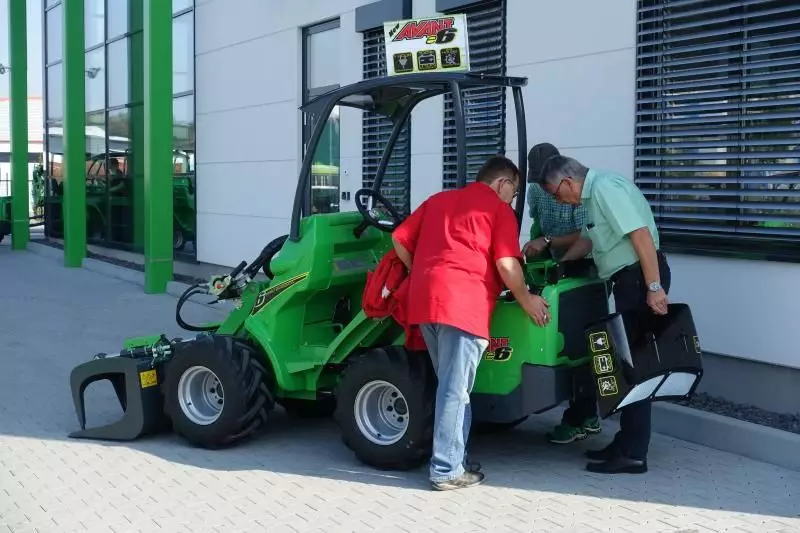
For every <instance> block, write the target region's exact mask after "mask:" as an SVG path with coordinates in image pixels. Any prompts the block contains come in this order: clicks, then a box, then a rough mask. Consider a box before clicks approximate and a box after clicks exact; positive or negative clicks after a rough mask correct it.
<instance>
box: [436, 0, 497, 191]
mask: <svg viewBox="0 0 800 533" xmlns="http://www.w3.org/2000/svg"><path fill="white" fill-rule="evenodd" d="M459 12H460V13H466V15H467V30H468V32H469V56H470V67H471V68H470V70H471V71H472V72H481V73H485V74H495V75H498V76H505V74H506V16H505V1H502V0H493V1H491V2H481V3H480V4H476V5H475V6H471V7H469V8H468V9H466V10H460V11H459ZM462 93H463V102H464V122H465V126H466V134H467V135H466V137H467V146H466V150H467V182H469V181H473V180H474V179H475V175H476V174H477V173H478V170H479V169H480V168H481V166H483V164H484V163H485V162H486V160H487V159H488V158H490V157H491V156H493V155H497V154H503V153H505V146H506V91H505V89H504V88H502V87H497V88H496V87H488V88H480V89H467V90H464V91H462ZM456 148H457V146H456V121H455V112H454V111H453V100H452V97H451V95H450V94H449V93H448V94H446V95H445V99H444V140H443V146H442V151H443V161H444V179H443V182H442V186H443V188H444V189H454V188H455V187H456V181H457V177H456V165H457V159H456V154H457V150H456Z"/></svg>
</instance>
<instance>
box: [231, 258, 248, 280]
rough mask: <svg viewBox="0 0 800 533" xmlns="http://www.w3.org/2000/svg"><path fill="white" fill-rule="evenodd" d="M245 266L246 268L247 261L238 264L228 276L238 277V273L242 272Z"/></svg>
mask: <svg viewBox="0 0 800 533" xmlns="http://www.w3.org/2000/svg"><path fill="white" fill-rule="evenodd" d="M246 266H247V261H242V262H241V263H239V266H237V267H236V268H234V269H233V272H231V273H230V276H231V278H235V277H236V276H238V275H239V273H240V272H241V271H242V270H244V267H246Z"/></svg>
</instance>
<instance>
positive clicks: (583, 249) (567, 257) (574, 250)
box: [561, 233, 592, 262]
mask: <svg viewBox="0 0 800 533" xmlns="http://www.w3.org/2000/svg"><path fill="white" fill-rule="evenodd" d="M591 252H592V240H591V239H589V238H588V237H584V236H583V234H581V233H578V239H577V240H575V242H574V243H572V246H570V247H569V250H567V252H566V253H565V254H564V255H563V256H562V257H561V261H562V262H564V261H574V260H576V259H582V258H584V257H586V256H587V255H589V254H590V253H591Z"/></svg>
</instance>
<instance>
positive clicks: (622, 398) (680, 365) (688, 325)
mask: <svg viewBox="0 0 800 533" xmlns="http://www.w3.org/2000/svg"><path fill="white" fill-rule="evenodd" d="M586 341H587V343H588V347H589V353H590V355H591V356H592V363H591V364H592V372H593V374H594V381H595V388H596V390H597V397H598V404H599V409H600V416H602V417H603V418H606V417H608V416H611V415H612V414H614V413H615V412H617V411H619V410H620V409H622V408H623V407H625V406H627V405H631V404H633V403H638V402H642V401H650V402H653V401H658V400H675V399H685V398H689V397H690V396H691V395H692V394H693V393H694V391H695V389H696V388H697V386H698V385H699V384H700V380H701V379H702V376H703V359H702V351H701V349H700V341H699V339H698V337H697V331H696V329H695V325H694V321H693V319H692V313H691V311H690V309H689V306H688V305H686V304H670V305H669V311H668V313H667V314H666V315H663V316H659V315H655V314H652V313H648V312H644V313H642V312H631V313H622V314H620V313H614V314H612V315H609V316H607V317H605V318H604V319H602V320H600V321H598V322H596V323H594V324H591V325H590V326H589V327H588V328H587V329H586Z"/></svg>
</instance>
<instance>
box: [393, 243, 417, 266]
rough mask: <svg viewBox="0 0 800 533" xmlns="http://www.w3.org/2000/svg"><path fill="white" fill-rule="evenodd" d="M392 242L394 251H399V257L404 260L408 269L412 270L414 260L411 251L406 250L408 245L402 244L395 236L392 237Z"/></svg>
mask: <svg viewBox="0 0 800 533" xmlns="http://www.w3.org/2000/svg"><path fill="white" fill-rule="evenodd" d="M392 243H393V244H394V251H395V253H397V257H398V258H399V259H400V261H402V262H403V264H404V265H405V266H406V268H407V269H408V271H409V272H411V264H412V263H413V260H414V259H413V257H412V255H411V252H409V251H408V250H406V247H405V246H403V245H402V244H400V243H399V242H398V241H397V240H396V239H395V238H394V237H392Z"/></svg>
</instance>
